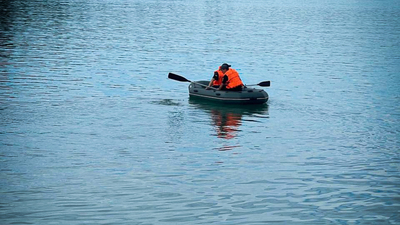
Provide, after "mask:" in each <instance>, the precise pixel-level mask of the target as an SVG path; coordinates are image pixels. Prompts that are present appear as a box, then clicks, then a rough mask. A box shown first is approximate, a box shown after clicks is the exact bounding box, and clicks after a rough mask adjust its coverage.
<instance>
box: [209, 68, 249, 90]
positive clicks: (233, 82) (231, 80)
mask: <svg viewBox="0 0 400 225" xmlns="http://www.w3.org/2000/svg"><path fill="white" fill-rule="evenodd" d="M215 72H217V73H218V80H214V82H213V85H214V86H220V85H221V84H222V80H223V78H224V75H227V76H228V82H226V89H230V88H235V87H238V86H243V82H242V80H240V77H239V73H238V72H237V71H236V70H235V69H232V68H229V70H228V71H226V73H225V74H223V73H222V71H221V67H219V68H218V70H216V71H214V73H215Z"/></svg>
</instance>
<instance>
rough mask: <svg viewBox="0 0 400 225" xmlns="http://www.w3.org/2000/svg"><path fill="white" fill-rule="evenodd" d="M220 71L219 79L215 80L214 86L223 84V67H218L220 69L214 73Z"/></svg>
mask: <svg viewBox="0 0 400 225" xmlns="http://www.w3.org/2000/svg"><path fill="white" fill-rule="evenodd" d="M215 72H217V73H218V80H214V82H213V86H220V85H221V84H222V78H224V74H223V73H222V71H221V67H219V68H218V70H216V71H214V73H215Z"/></svg>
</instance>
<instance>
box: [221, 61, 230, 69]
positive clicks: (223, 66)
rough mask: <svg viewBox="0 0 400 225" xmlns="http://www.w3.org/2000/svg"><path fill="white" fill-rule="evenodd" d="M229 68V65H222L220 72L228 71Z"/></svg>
mask: <svg viewBox="0 0 400 225" xmlns="http://www.w3.org/2000/svg"><path fill="white" fill-rule="evenodd" d="M229 67H231V65H229V64H228V63H224V64H222V65H221V70H229Z"/></svg>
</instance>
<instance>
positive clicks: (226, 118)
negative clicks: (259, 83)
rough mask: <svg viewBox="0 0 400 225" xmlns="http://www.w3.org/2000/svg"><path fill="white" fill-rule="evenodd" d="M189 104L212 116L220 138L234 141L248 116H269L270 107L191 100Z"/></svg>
mask: <svg viewBox="0 0 400 225" xmlns="http://www.w3.org/2000/svg"><path fill="white" fill-rule="evenodd" d="M189 103H190V104H191V105H193V106H195V107H196V108H199V109H202V110H204V111H206V112H208V113H209V114H210V115H211V119H212V122H213V124H214V126H215V129H216V133H217V136H218V137H219V138H225V139H232V138H234V137H236V136H237V134H238V132H239V131H240V129H239V127H240V126H241V125H242V118H243V116H246V115H255V114H261V115H267V114H268V105H266V104H263V105H241V106H238V105H224V104H218V103H215V102H210V101H207V100H201V99H190V100H189Z"/></svg>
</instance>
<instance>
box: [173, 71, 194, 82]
mask: <svg viewBox="0 0 400 225" xmlns="http://www.w3.org/2000/svg"><path fill="white" fill-rule="evenodd" d="M168 78H169V79H172V80H177V81H181V82H191V81H190V80H188V79H186V78H184V77H182V76H179V75H178V74H174V73H169V74H168Z"/></svg>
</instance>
